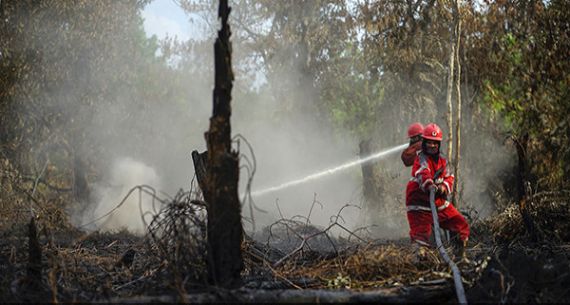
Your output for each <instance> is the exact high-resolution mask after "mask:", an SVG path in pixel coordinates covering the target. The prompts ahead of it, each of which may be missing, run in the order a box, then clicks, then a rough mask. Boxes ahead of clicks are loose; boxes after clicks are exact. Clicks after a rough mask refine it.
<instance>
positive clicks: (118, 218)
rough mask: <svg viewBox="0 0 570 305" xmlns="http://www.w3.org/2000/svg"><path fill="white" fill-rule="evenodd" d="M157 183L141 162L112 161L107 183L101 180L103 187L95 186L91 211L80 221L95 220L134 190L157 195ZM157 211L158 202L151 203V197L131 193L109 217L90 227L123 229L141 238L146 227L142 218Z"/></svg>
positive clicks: (149, 170)
mask: <svg viewBox="0 0 570 305" xmlns="http://www.w3.org/2000/svg"><path fill="white" fill-rule="evenodd" d="M160 180H161V179H160V177H159V176H158V175H157V174H156V172H155V170H154V169H153V168H151V167H149V166H147V165H146V164H144V163H142V162H139V161H136V160H133V159H131V158H121V159H118V160H115V161H114V162H112V164H111V167H110V169H109V173H108V179H104V180H103V181H105V183H104V184H103V183H99V184H97V185H96V186H95V188H94V190H95V194H94V198H95V201H96V203H95V208H94V210H93V212H92V213H88V214H89V215H86V216H87V217H84V221H86V222H89V221H93V220H96V219H99V218H101V217H102V216H103V215H105V214H107V213H109V212H110V211H112V210H113V209H115V208H116V207H117V206H118V205H119V204H120V203H121V202H122V201H123V199H125V196H126V195H127V194H128V193H129V192H130V191H131V190H132V189H133V188H134V187H136V186H140V185H146V186H150V187H152V188H153V189H155V190H157V191H158V190H159V189H160V186H161V181H160ZM147 189H148V188H147ZM153 205H154V206H153ZM159 208H160V206H158V202H156V200H154V201H153V197H152V196H151V195H149V194H147V193H145V192H142V193H140V192H139V191H138V190H135V191H133V192H132V193H131V194H130V195H129V196H128V197H127V198H126V199H125V201H124V202H123V203H122V204H121V206H120V207H119V208H118V209H116V210H115V211H114V212H113V213H111V214H110V215H108V216H105V217H103V218H102V219H101V220H98V221H96V222H95V224H94V225H95V226H94V227H95V228H97V229H100V230H101V231H115V230H121V229H127V230H129V231H131V232H133V233H136V234H144V233H145V230H146V227H145V226H144V223H143V220H142V215H144V213H147V212H150V213H154V212H155V210H158V209H159ZM145 220H146V222H147V223H148V221H149V220H150V218H149V217H148V215H147V216H146V217H145Z"/></svg>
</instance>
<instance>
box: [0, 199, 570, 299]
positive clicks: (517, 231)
mask: <svg viewBox="0 0 570 305" xmlns="http://www.w3.org/2000/svg"><path fill="white" fill-rule="evenodd" d="M540 196H541V194H538V195H536V196H535V200H534V201H533V202H532V204H531V205H530V207H531V216H532V219H533V221H534V223H535V224H536V227H537V228H538V230H539V233H534V234H529V233H528V232H527V231H526V230H525V226H524V224H523V222H522V219H521V215H520V213H519V209H518V208H517V206H516V205H510V206H508V207H507V208H506V209H504V210H503V211H502V212H501V213H499V214H497V215H495V216H493V217H491V218H489V219H487V220H484V221H479V220H477V221H475V222H474V223H472V228H473V230H472V231H473V238H472V241H471V245H470V249H469V251H468V254H469V257H470V259H471V263H470V264H462V265H460V268H461V270H462V276H463V281H464V285H465V288H466V295H467V300H468V301H469V302H470V303H478V302H483V303H505V302H508V303H538V302H548V303H569V302H570V288H569V286H568V285H567V283H568V282H569V281H570V276H569V274H570V260H569V254H568V253H569V251H568V250H569V249H570V241H569V236H570V233H569V232H570V231H569V229H570V228H569V226H570V221H568V220H570V209H569V208H568V207H569V206H568V197H567V194H566V193H564V194H558V195H556V196H552V195H546V194H542V196H543V197H540ZM202 219H203V211H202V212H201V210H200V208H199V207H196V206H192V204H190V203H188V202H185V203H184V202H173V203H171V204H170V205H169V209H167V210H165V211H163V213H162V217H160V218H156V221H155V222H153V223H151V226H150V230H151V231H150V233H149V234H147V235H146V236H135V235H132V234H130V233H128V232H126V231H120V232H114V233H100V232H91V233H88V232H83V231H80V230H77V229H74V228H73V226H70V225H62V226H59V227H57V226H53V225H47V224H46V220H45V219H42V218H41V217H40V218H37V219H36V221H35V222H37V233H36V234H35V236H36V237H34V236H33V234H30V227H29V224H27V223H22V224H18V225H12V226H10V227H9V228H6V227H3V229H2V231H0V274H1V278H0V299H1V300H3V301H4V302H46V301H52V302H83V301H100V302H109V301H112V302H115V301H121V302H123V301H135V302H156V301H165V302H175V301H190V302H220V301H223V302H228V301H236V302H281V301H295V302H317V301H320V302H379V301H382V302H388V303H394V302H419V301H424V302H455V301H456V298H455V291H454V289H453V281H452V276H451V273H450V271H449V267H448V266H447V265H446V264H445V263H443V262H442V260H441V259H440V258H439V255H438V254H437V253H436V252H435V251H432V252H428V255H427V256H426V257H424V258H423V259H420V260H416V259H415V254H414V253H413V251H412V249H411V247H410V246H409V242H408V241H407V240H371V239H368V238H366V237H364V236H359V235H358V234H354V236H353V237H354V238H351V239H337V238H334V237H333V236H332V234H330V232H329V230H330V229H331V227H334V226H335V223H333V224H332V225H331V227H326V228H319V227H314V226H311V225H310V224H309V223H308V222H300V221H294V220H285V219H283V220H281V221H279V222H277V223H275V224H274V225H273V226H272V227H268V228H266V229H265V231H264V233H263V234H261V236H259V237H258V238H257V239H256V240H255V241H254V240H252V239H250V238H246V240H245V241H244V243H243V245H242V250H243V256H244V261H245V266H246V268H245V270H244V271H243V273H242V279H243V286H242V288H240V289H237V290H233V291H227V290H219V289H215V288H214V287H211V286H209V285H208V283H207V275H206V263H205V248H204V235H203V230H202V228H203V222H202ZM182 220H184V221H182ZM336 225H339V224H336ZM54 227H57V229H54ZM180 232H187V233H185V234H181V233H180ZM34 239H36V241H37V242H36V241H34ZM34 244H36V245H38V246H37V249H36V248H34V247H33V245H34ZM34 258H37V259H39V263H38V262H37V261H35V259H34Z"/></svg>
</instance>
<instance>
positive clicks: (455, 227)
mask: <svg viewBox="0 0 570 305" xmlns="http://www.w3.org/2000/svg"><path fill="white" fill-rule="evenodd" d="M437 217H438V219H439V226H440V227H441V228H442V229H446V230H449V231H453V232H457V233H459V236H460V238H461V240H467V239H468V238H469V225H468V224H467V221H465V218H463V216H462V215H461V213H459V211H457V209H456V208H455V207H454V206H453V205H449V206H448V207H447V208H445V209H443V210H441V211H439V212H438V213H437ZM408 223H409V224H410V238H411V239H412V241H416V242H418V243H420V244H422V245H426V246H427V245H429V237H430V235H431V226H432V224H433V216H432V215H431V211H429V212H428V211H408Z"/></svg>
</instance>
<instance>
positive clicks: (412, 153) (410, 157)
mask: <svg viewBox="0 0 570 305" xmlns="http://www.w3.org/2000/svg"><path fill="white" fill-rule="evenodd" d="M421 150H422V141H418V142H416V143H414V144H412V145H410V146H408V147H407V148H406V149H404V151H403V152H402V162H404V165H405V166H406V167H408V166H412V165H413V164H414V160H416V156H417V155H418V153H419V152H420V151H421Z"/></svg>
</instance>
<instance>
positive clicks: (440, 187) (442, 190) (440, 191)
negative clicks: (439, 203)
mask: <svg viewBox="0 0 570 305" xmlns="http://www.w3.org/2000/svg"><path fill="white" fill-rule="evenodd" d="M437 193H438V194H440V195H447V188H446V187H445V185H443V184H440V185H438V186H437Z"/></svg>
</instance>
